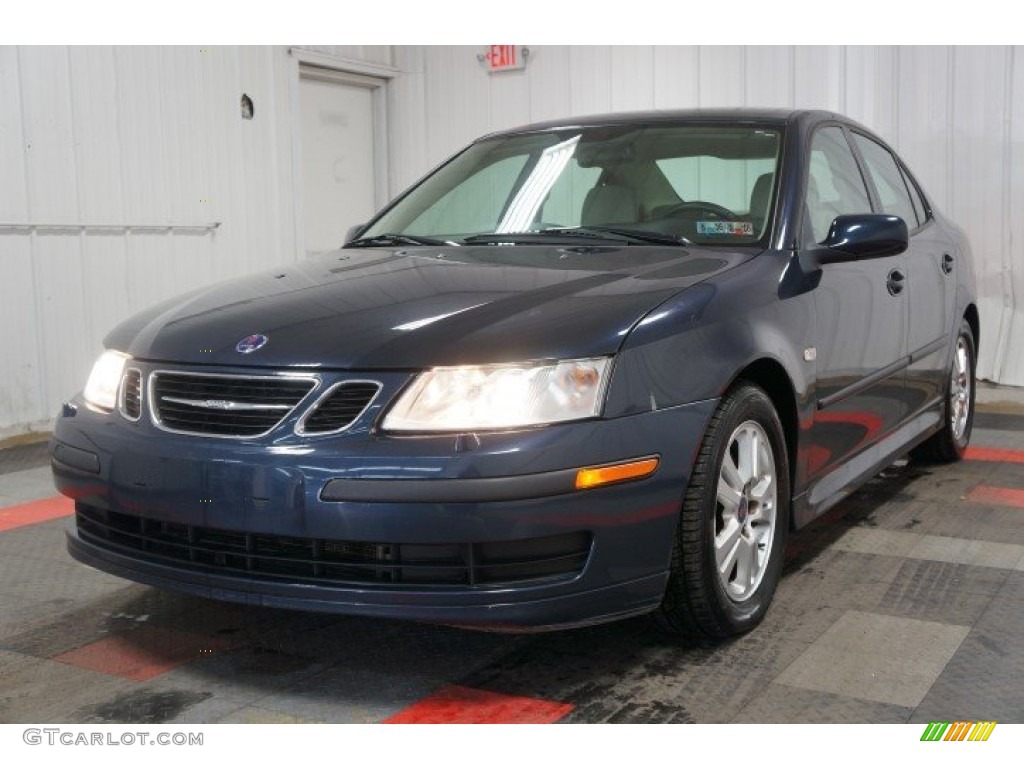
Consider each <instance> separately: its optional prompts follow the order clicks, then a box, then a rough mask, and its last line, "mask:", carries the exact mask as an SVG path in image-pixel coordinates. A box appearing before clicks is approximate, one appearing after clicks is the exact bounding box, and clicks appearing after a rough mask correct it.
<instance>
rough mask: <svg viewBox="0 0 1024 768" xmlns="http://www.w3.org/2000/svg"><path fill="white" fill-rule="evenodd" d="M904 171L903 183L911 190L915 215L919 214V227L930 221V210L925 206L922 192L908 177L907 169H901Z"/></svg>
mask: <svg viewBox="0 0 1024 768" xmlns="http://www.w3.org/2000/svg"><path fill="white" fill-rule="evenodd" d="M900 170H901V171H903V181H904V182H905V183H906V185H907V189H909V190H910V200H911V202H912V203H913V204H914V213H916V214H917V223H918V225H921V224H924V223H925V222H926V221H928V209H927V208H926V207H925V205H924V198H922V197H921V190H919V189H918V188H917V185H916V184H915V183H914V182H913V180H912V179H911V178H910V176H908V175H907V169H906V168H903V167H901V168H900Z"/></svg>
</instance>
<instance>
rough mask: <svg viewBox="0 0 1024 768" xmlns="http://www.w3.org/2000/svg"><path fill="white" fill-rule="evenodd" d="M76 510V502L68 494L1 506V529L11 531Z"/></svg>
mask: <svg viewBox="0 0 1024 768" xmlns="http://www.w3.org/2000/svg"><path fill="white" fill-rule="evenodd" d="M74 511H75V502H73V501H72V500H71V499H69V498H67V497H66V496H54V497H53V498H52V499H43V500H42V501H32V502H29V503H28V504H18V505H16V506H13V507H0V531H10V530H13V529H15V528H21V527H22V526H25V525H34V524H35V523H42V522H45V521H47V520H54V519H56V518H58V517H67V516H68V515H70V514H71V513H72V512H74Z"/></svg>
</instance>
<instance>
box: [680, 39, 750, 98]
mask: <svg viewBox="0 0 1024 768" xmlns="http://www.w3.org/2000/svg"><path fill="white" fill-rule="evenodd" d="M745 59H746V51H745V49H744V48H743V47H742V46H739V45H720V46H708V45H702V46H701V47H700V59H699V61H698V62H697V68H698V71H699V72H700V91H699V93H698V96H697V98H698V102H697V104H695V105H693V106H698V107H710V108H713V107H736V106H740V105H742V104H743V99H744V97H745V95H746V85H745V73H746V65H745V63H744V62H745Z"/></svg>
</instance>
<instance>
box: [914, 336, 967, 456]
mask: <svg viewBox="0 0 1024 768" xmlns="http://www.w3.org/2000/svg"><path fill="white" fill-rule="evenodd" d="M975 350H976V347H975V344H974V332H973V331H972V330H971V326H970V324H969V323H968V322H967V321H966V320H963V321H961V323H960V330H959V332H958V333H957V336H956V341H955V342H954V344H953V355H952V357H951V359H950V362H949V372H948V374H947V375H946V391H945V397H944V400H943V405H942V428H941V429H940V430H939V431H938V432H936V433H935V434H934V435H932V436H931V437H930V438H928V439H927V440H926V441H925V442H923V443H921V445H919V446H918V447H917V448H915V449H914V450H913V451H911V453H910V456H911V458H912V459H914V460H915V461H921V462H927V463H949V462H954V461H959V460H960V459H962V458H963V456H964V452H965V451H966V450H967V445H968V443H970V442H971V429H972V427H973V426H974V391H975V389H976V387H975V383H976V382H975V378H974V370H975V366H976V360H977V358H976V354H975ZM963 409H966V412H965V411H964V410H963Z"/></svg>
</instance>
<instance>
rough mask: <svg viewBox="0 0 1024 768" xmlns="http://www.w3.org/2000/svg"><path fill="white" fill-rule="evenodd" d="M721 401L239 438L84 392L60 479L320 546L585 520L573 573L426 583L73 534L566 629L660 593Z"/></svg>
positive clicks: (153, 577) (92, 501)
mask: <svg viewBox="0 0 1024 768" xmlns="http://www.w3.org/2000/svg"><path fill="white" fill-rule="evenodd" d="M714 405H715V403H714V402H713V401H704V402H700V403H694V404H690V405H686V406H679V407H676V408H669V409H664V410H660V411H654V412H650V413H645V414H640V415H635V416H629V417H623V418H619V419H611V420H595V421H589V422H579V423H575V424H563V425H557V426H551V427H545V428H542V429H533V430H524V431H522V432H516V433H503V434H488V435H479V436H471V437H465V436H462V437H457V436H447V437H436V436H435V437H416V438H412V437H402V438H396V437H387V436H379V435H374V434H372V433H371V432H370V430H369V429H368V428H362V427H361V426H360V425H355V426H354V427H353V429H351V430H349V431H348V432H346V433H344V434H341V435H335V436H332V437H329V438H322V439H316V440H311V439H308V438H307V439H303V438H300V437H298V436H295V435H285V436H277V437H275V436H270V437H268V438H266V439H262V440H259V441H255V440H252V441H249V440H231V441H226V440H217V439H209V438H203V437H195V436H188V435H177V434H171V433H166V432H161V431H159V430H158V429H157V428H156V427H154V426H153V425H152V424H150V423H148V422H147V420H146V419H145V418H143V419H141V420H140V421H139V422H128V421H126V420H125V419H122V418H120V417H119V416H117V415H116V414H103V413H97V412H94V411H92V410H90V409H89V408H88V407H86V406H84V405H82V404H81V403H79V402H72V403H71V404H70V405H69V406H68V407H66V408H65V410H64V412H63V414H62V415H61V416H60V417H59V418H58V420H57V423H56V426H55V430H54V437H53V439H52V442H51V456H52V458H53V461H52V466H53V472H54V477H55V482H56V484H57V487H58V489H59V490H60V491H61V492H62V493H64V494H65V495H67V496H70V497H71V498H73V499H75V501H76V506H77V508H78V510H79V515H80V516H81V515H82V514H83V513H86V512H88V513H89V514H94V513H100V514H106V513H109V514H110V515H111V516H114V517H117V516H124V517H125V519H128V518H131V519H139V520H143V521H146V522H145V523H144V524H143V527H144V528H147V527H150V528H151V527H152V526H153V525H155V526H156V527H158V528H160V529H163V528H167V529H169V530H172V531H181V532H182V533H181V535H182V536H185V537H193V538H194V537H195V531H196V530H200V531H210V530H212V531H215V532H228V533H229V534H231V535H236V534H237V535H244V536H249V537H250V538H251V537H252V536H256V537H278V538H277V539H276V540H279V541H280V542H284V543H285V544H288V543H289V542H294V541H302V542H306V541H310V542H314V541H315V542H320V543H321V544H319V545H317V544H314V545H313V546H314V547H316V546H322V543H323V542H327V543H331V542H344V543H351V542H387V543H388V544H389V546H391V545H394V547H395V551H401V549H402V548H413V549H414V548H416V547H421V548H422V547H426V546H434V545H436V546H438V547H440V546H442V545H445V546H448V545H451V546H456V547H464V548H465V551H467V552H472V551H475V548H476V547H478V546H484V547H486V546H490V545H492V544H495V545H502V544H507V545H509V546H511V547H512V548H513V549H514V548H515V547H516V545H517V542H520V541H526V540H536V539H543V538H544V537H549V538H558V537H560V536H566V535H569V534H576V533H580V534H582V533H585V534H587V537H588V541H589V543H590V544H589V547H590V548H589V554H587V555H586V557H585V558H584V560H583V561H581V567H580V568H578V569H576V570H575V571H574V572H572V573H571V574H568V573H567V574H562V575H557V574H556V575H554V576H547V577H542V578H534V579H523V580H521V581H516V582H508V583H506V582H502V580H501V579H500V578H491V579H487V580H485V582H484V583H471V582H472V579H471V580H470V582H468V583H463V584H452V583H448V584H419V583H402V582H397V581H396V582H389V581H373V582H372V583H371V582H370V581H368V580H366V579H363V578H362V577H358V578H353V579H346V578H343V577H342V578H334V579H333V580H327V579H324V578H318V577H312V576H311V577H306V576H303V575H297V574H286V573H276V574H268V573H266V572H259V569H258V568H257V569H255V570H254V571H253V572H246V570H245V569H246V567H247V566H246V565H245V564H246V563H251V562H252V560H253V558H251V557H246V555H245V553H243V554H239V555H237V556H231V555H229V556H228V557H227V558H225V557H224V556H222V555H210V556H209V557H206V556H205V555H203V556H201V557H199V558H198V559H197V558H196V556H195V552H193V551H191V550H189V551H190V552H191V554H190V556H191V557H192V559H193V560H194V561H195V562H189V561H188V558H182V557H177V558H176V559H175V558H169V557H167V556H166V554H167V550H166V549H160V548H155V549H154V548H151V549H150V550H149V551H145V548H144V547H134V548H132V547H125V546H120V545H119V544H118V542H117V541H113V542H112V541H107V540H101V539H99V538H97V537H96V536H94V535H90V531H89V530H88V528H80V527H79V526H77V525H76V526H72V528H71V529H70V530H69V531H68V549H69V551H70V553H71V554H72V556H74V557H75V558H76V559H78V560H80V561H82V562H84V563H86V564H88V565H91V566H93V567H96V568H98V569H100V570H104V571H107V572H109V573H113V574H116V575H119V576H123V577H125V578H128V579H131V580H133V581H138V582H142V583H146V584H151V585H153V586H157V587H162V588H168V589H175V590H179V591H184V592H188V593H191V594H196V595H202V596H205V597H212V598H217V599H224V600H231V601H236V602H242V603H247V604H256V605H266V606H276V607H287V608H301V609H308V610H316V611H325V612H337V613H348V614H360V615H368V616H381V617H392V618H403V619H412V620H420V621H430V622H438V623H448V624H462V625H474V626H480V627H486V628H495V629H527V628H555V627H562V626H571V625H580V624H587V623H593V622H599V621H606V620H611V619H615V618H620V617H623V616H628V615H633V614H637V613H643V612H647V611H650V610H653V609H654V608H655V607H657V605H658V604H659V603H660V600H661V597H662V594H663V592H664V588H665V583H666V579H667V573H668V563H669V556H670V553H671V547H672V541H673V537H674V536H675V533H676V524H677V521H678V511H679V507H680V504H681V500H682V493H683V489H684V488H685V486H686V482H687V480H688V474H689V468H690V465H691V463H692V459H693V456H694V455H695V454H696V450H697V448H698V445H699V440H700V437H701V435H702V434H703V430H704V427H705V424H706V421H707V419H708V418H709V416H710V414H711V412H712V410H713V408H714ZM652 454H656V455H658V456H660V459H661V463H660V466H659V468H658V471H657V472H656V473H655V474H654V475H652V476H650V477H648V478H645V479H642V480H637V481H633V482H628V483H623V484H620V485H611V486H606V487H602V488H596V489H591V490H586V491H574V490H571V489H567V490H566V491H564V492H557V493H553V492H552V489H551V488H550V487H548V488H547V489H546V490H545V486H544V484H543V483H541V484H540V485H537V483H536V482H535V480H536V478H537V477H542V478H546V482H548V483H549V485H550V481H551V479H552V478H557V477H559V476H564V475H566V473H571V472H572V471H574V469H575V468H578V467H585V466H596V465H601V464H606V463H611V462H616V461H623V460H627V459H630V458H634V457H639V456H647V455H652ZM531 478H532V480H531ZM361 483H364V484H362V485H361ZM435 483H436V485H433V484H435ZM392 488H393V489H394V491H393V492H391V491H390V490H389V489H392ZM531 488H532V489H533V490H530V489H531ZM325 489H326V490H325ZM353 489H358V490H359V492H353ZM510 489H511V490H510ZM516 489H519V490H516ZM524 489H525V490H524ZM421 490H422V491H423V495H422V496H421V497H420V496H419V493H420V491H421ZM247 540H248V539H247ZM146 546H149V545H146ZM180 551H185V550H184V549H182V550H180ZM460 551H462V550H460ZM250 554H251V552H250ZM471 557H472V556H471ZM257 559H258V558H257ZM388 567H390V566H388ZM371 570H372V569H371ZM397 570H398V569H394V568H393V569H392V571H394V572H397Z"/></svg>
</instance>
